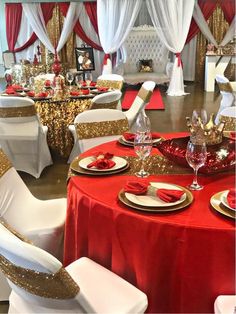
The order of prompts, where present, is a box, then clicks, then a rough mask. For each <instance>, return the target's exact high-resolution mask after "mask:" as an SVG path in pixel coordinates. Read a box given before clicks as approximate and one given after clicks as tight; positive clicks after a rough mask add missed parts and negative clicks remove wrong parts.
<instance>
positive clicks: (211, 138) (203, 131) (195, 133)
mask: <svg viewBox="0 0 236 314" xmlns="http://www.w3.org/2000/svg"><path fill="white" fill-rule="evenodd" d="M213 118H214V113H212V114H211V115H210V119H209V121H208V122H207V123H206V124H204V123H203V122H202V119H201V118H200V117H198V118H197V121H196V123H194V124H193V123H191V119H190V118H189V117H186V120H187V126H188V128H189V131H190V133H191V135H190V138H191V139H194V141H196V142H199V143H200V142H205V143H206V144H207V145H214V144H219V143H221V142H222V140H223V130H224V126H225V123H224V122H220V123H219V124H218V125H216V124H215V123H214V121H213Z"/></svg>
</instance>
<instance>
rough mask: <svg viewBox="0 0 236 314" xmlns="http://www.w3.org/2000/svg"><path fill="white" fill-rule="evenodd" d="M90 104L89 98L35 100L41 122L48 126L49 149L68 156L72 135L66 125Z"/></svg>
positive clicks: (71, 145)
mask: <svg viewBox="0 0 236 314" xmlns="http://www.w3.org/2000/svg"><path fill="white" fill-rule="evenodd" d="M90 106H91V99H68V100H62V101H55V102H54V101H51V100H46V101H44V100H43V101H36V102H35V107H36V110H37V112H38V114H39V117H40V120H41V123H42V124H43V125H46V126H47V127H48V134H47V141H48V145H49V147H50V149H51V150H53V151H55V152H56V153H57V154H59V155H60V156H62V157H65V158H68V156H69V154H70V152H71V150H72V147H73V137H72V135H71V132H70V131H69V129H68V126H69V125H70V124H73V123H74V120H75V117H76V116H77V114H79V113H81V112H83V111H84V110H88V109H89V108H90Z"/></svg>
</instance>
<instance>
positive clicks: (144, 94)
mask: <svg viewBox="0 0 236 314" xmlns="http://www.w3.org/2000/svg"><path fill="white" fill-rule="evenodd" d="M137 96H138V97H140V98H141V99H142V100H143V101H144V102H145V103H146V102H149V101H150V99H151V96H152V92H151V91H149V90H146V89H145V88H144V87H141V88H140V90H139V92H138V95H137Z"/></svg>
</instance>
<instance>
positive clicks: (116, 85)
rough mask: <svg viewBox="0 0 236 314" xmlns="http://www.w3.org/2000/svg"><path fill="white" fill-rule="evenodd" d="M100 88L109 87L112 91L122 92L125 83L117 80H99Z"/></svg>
mask: <svg viewBox="0 0 236 314" xmlns="http://www.w3.org/2000/svg"><path fill="white" fill-rule="evenodd" d="M97 86H98V87H108V88H112V89H119V90H121V89H122V87H123V81H115V80H97Z"/></svg>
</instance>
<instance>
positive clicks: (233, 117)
mask: <svg viewBox="0 0 236 314" xmlns="http://www.w3.org/2000/svg"><path fill="white" fill-rule="evenodd" d="M219 121H220V122H224V123H225V126H224V131H236V107H235V106H233V107H229V108H225V109H223V110H222V111H221V112H220V116H219Z"/></svg>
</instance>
